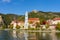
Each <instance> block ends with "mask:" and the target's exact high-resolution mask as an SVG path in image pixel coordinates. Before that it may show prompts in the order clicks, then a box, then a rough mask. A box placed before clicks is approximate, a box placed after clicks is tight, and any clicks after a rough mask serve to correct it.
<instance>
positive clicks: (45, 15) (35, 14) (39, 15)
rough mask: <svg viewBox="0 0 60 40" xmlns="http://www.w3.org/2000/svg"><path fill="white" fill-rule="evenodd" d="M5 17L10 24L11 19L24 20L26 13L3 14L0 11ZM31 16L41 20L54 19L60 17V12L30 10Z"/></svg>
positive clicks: (5, 21) (6, 22) (4, 19)
mask: <svg viewBox="0 0 60 40" xmlns="http://www.w3.org/2000/svg"><path fill="white" fill-rule="evenodd" d="M0 15H1V16H2V18H3V21H4V23H5V25H9V24H10V23H11V21H12V20H13V19H14V17H15V18H16V20H19V21H21V20H22V21H24V15H16V14H3V13H0ZM28 16H29V18H40V20H41V19H42V20H47V19H53V18H55V17H60V12H43V11H32V12H29V15H28Z"/></svg>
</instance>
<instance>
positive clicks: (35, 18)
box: [29, 18, 39, 20]
mask: <svg viewBox="0 0 60 40" xmlns="http://www.w3.org/2000/svg"><path fill="white" fill-rule="evenodd" d="M29 20H39V18H29Z"/></svg>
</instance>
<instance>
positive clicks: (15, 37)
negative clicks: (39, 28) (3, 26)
mask: <svg viewBox="0 0 60 40" xmlns="http://www.w3.org/2000/svg"><path fill="white" fill-rule="evenodd" d="M0 40H60V33H56V32H28V31H21V30H0Z"/></svg>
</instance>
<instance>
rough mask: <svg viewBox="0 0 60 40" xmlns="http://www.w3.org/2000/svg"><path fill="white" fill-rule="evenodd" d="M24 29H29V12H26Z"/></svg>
mask: <svg viewBox="0 0 60 40" xmlns="http://www.w3.org/2000/svg"><path fill="white" fill-rule="evenodd" d="M24 29H28V12H27V11H26V13H25V24H24Z"/></svg>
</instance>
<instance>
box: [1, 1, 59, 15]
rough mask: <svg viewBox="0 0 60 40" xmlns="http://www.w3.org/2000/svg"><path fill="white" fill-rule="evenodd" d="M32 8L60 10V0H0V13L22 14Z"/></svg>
mask: <svg viewBox="0 0 60 40" xmlns="http://www.w3.org/2000/svg"><path fill="white" fill-rule="evenodd" d="M32 10H40V11H54V12H60V0H0V13H5V14H6V13H14V14H18V15H22V14H24V13H25V11H32Z"/></svg>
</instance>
